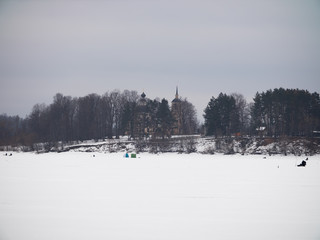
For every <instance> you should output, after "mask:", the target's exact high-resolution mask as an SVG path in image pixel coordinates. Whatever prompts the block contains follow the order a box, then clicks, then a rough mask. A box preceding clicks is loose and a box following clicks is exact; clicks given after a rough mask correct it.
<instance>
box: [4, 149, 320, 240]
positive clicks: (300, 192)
mask: <svg viewBox="0 0 320 240" xmlns="http://www.w3.org/2000/svg"><path fill="white" fill-rule="evenodd" d="M93 154H95V157H93ZM303 159H304V157H294V156H291V157H290V156H287V157H281V156H271V157H269V156H268V157H267V158H266V159H263V156H241V155H230V156H225V155H201V154H190V155H184V154H180V155H179V154H175V153H170V154H160V155H151V154H147V153H146V154H141V155H138V158H137V159H131V158H130V159H126V158H123V154H122V153H113V154H104V153H75V152H68V153H48V154H39V155H37V154H32V153H14V154H13V156H11V157H9V156H3V153H1V155H0V239H1V240H22V239H23V240H73V239H74V240H82V239H83V240H88V239H94V240H102V239H103V240H105V239H112V240H117V239H123V240H131V239H137V240H152V239H165V240H176V239H183V240H187V239H192V240H194V239H201V240H206V239H208V240H209V239H210V240H211V239H219V240H221V239H245V240H250V239H255V240H256V239H259V240H261V239H268V240H269V239H273V240H277V239H279V240H285V239H288V240H289V239H290V240H294V239H297V240H301V239H304V240H311V239H312V240H316V239H320V156H319V155H318V156H313V157H309V161H308V163H307V167H306V168H297V167H296V166H295V165H296V164H297V163H300V162H301V160H303Z"/></svg>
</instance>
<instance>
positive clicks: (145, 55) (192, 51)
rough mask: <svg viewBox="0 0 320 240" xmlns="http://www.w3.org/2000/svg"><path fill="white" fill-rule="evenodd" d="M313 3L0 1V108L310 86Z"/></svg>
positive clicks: (319, 50)
mask: <svg viewBox="0 0 320 240" xmlns="http://www.w3.org/2000/svg"><path fill="white" fill-rule="evenodd" d="M319 76H320V1H319V0H310V1H309V0H301V1H295V0H287V1H286V0H283V1H281V0H275V1H272V0H271V1H270V0H268V1H267V0H266V1H258V0H241V1H240V0H239V1H236V0H230V1H229V0H221V1H214V0H211V1H201V0H193V1H187V0H184V1H179V0H161V1H159V0H154V1H153V0H149V1H147V0H131V1H129V0H127V1H126V0H110V1H103V0H100V1H98V0H96V1H94V0H93V1H89V0H88V1H76V0H64V1H63V0H58V1H54V0H52V1H50V0H43V1H40V0H38V1H28V0H20V1H14V0H10V1H9V0H8V1H6V0H1V1H0V81H1V88H0V114H1V113H7V114H8V115H20V116H21V117H25V116H26V115H27V114H28V113H30V111H31V109H32V107H33V105H34V104H36V103H46V104H50V103H51V102H52V99H53V96H54V95H55V94H56V93H58V92H60V93H62V94H64V95H70V96H73V97H80V96H85V95H87V94H89V93H98V94H103V93H105V92H106V91H111V90H113V89H119V90H121V91H122V90H124V89H128V90H137V91H138V92H142V91H143V90H144V91H145V92H146V94H147V97H149V98H152V99H153V98H155V97H160V98H163V97H164V98H167V99H168V100H172V99H173V97H174V94H175V87H176V85H179V93H180V95H181V96H182V97H187V98H188V100H189V101H190V102H192V103H193V104H194V105H195V106H196V108H197V111H198V115H202V113H203V110H204V108H205V107H206V105H207V103H208V102H209V100H210V98H211V97H212V96H215V97H216V96H217V95H218V94H219V93H220V92H223V93H227V94H230V93H233V92H238V93H242V94H243V95H244V96H245V97H246V99H247V100H248V101H252V98H253V97H254V95H255V93H256V92H257V91H259V92H262V91H266V90H268V89H273V88H278V87H284V88H299V89H307V90H309V91H310V92H320V80H319Z"/></svg>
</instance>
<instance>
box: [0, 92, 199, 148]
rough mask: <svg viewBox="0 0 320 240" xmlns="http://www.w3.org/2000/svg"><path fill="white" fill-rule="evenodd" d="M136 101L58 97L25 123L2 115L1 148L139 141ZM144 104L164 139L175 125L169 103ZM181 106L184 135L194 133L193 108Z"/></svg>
mask: <svg viewBox="0 0 320 240" xmlns="http://www.w3.org/2000/svg"><path fill="white" fill-rule="evenodd" d="M139 99H140V96H139V95H138V94H137V92H136V91H128V90H125V91H123V92H120V91H118V90H114V91H112V92H107V93H105V94H103V95H102V96H100V95H97V94H90V95H87V96H85V97H80V98H72V97H70V96H64V95H62V94H60V93H58V94H56V95H55V96H54V98H53V103H52V104H50V105H49V106H46V105H44V104H36V105H35V106H34V107H33V109H32V111H31V113H30V114H29V116H27V117H26V118H25V119H22V118H20V117H9V116H6V115H1V116H0V145H10V144H11V145H12V144H23V145H30V144H32V143H35V142H57V141H65V142H69V141H74V140H80V141H81V140H87V139H103V138H106V137H107V138H112V137H113V136H116V137H117V138H118V137H119V136H121V135H125V134H128V135H129V136H131V137H133V138H136V137H140V136H139V135H138V134H137V133H136V131H135V129H136V126H138V125H139V124H140V125H141V122H139V121H140V120H139V118H137V115H138V114H139V104H138V103H139ZM146 101H147V109H146V111H147V113H148V115H150V116H152V118H151V120H152V121H153V122H154V125H155V126H156V127H157V132H158V133H159V135H164V134H162V132H161V131H167V130H168V129H167V128H170V126H171V125H172V123H173V121H175V120H174V119H173V118H172V116H171V111H170V108H169V104H168V101H167V100H165V99H163V100H162V101H159V100H158V99H155V100H150V99H146ZM182 103H183V106H184V107H183V114H184V115H183V119H184V121H183V122H184V124H183V128H184V131H183V133H184V134H191V133H194V131H196V130H197V128H198V127H197V119H196V111H195V108H194V106H193V105H192V104H191V103H189V102H188V101H187V100H186V99H185V100H183V101H182Z"/></svg>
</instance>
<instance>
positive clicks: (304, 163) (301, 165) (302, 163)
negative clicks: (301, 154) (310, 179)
mask: <svg viewBox="0 0 320 240" xmlns="http://www.w3.org/2000/svg"><path fill="white" fill-rule="evenodd" d="M306 165H307V162H306V161H305V160H303V161H302V162H301V163H300V164H299V165H298V167H305V166H306Z"/></svg>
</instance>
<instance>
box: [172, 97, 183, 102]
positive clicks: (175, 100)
mask: <svg viewBox="0 0 320 240" xmlns="http://www.w3.org/2000/svg"><path fill="white" fill-rule="evenodd" d="M172 102H181V100H180V99H179V98H175V99H173V100H172Z"/></svg>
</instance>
